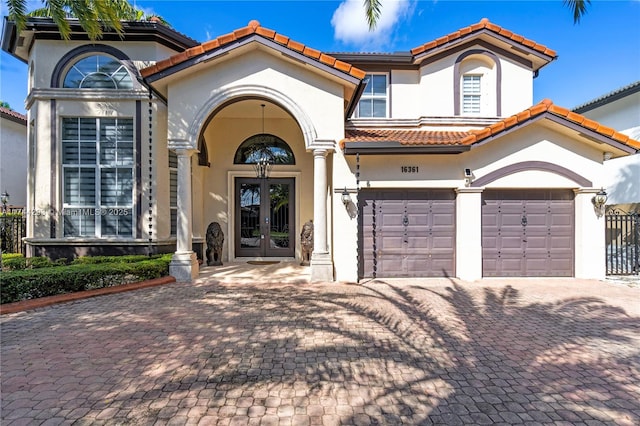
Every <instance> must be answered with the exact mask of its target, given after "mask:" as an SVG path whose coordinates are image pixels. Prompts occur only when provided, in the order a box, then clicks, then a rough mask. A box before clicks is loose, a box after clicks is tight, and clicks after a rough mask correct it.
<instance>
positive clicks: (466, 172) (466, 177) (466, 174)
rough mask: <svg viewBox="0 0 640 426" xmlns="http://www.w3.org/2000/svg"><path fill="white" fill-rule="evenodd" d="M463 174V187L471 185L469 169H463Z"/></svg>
mask: <svg viewBox="0 0 640 426" xmlns="http://www.w3.org/2000/svg"><path fill="white" fill-rule="evenodd" d="M463 173H464V184H465V186H469V185H471V182H472V181H473V172H472V171H471V169H464V170H463Z"/></svg>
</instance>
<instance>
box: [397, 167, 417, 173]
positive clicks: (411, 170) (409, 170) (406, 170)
mask: <svg viewBox="0 0 640 426" xmlns="http://www.w3.org/2000/svg"><path fill="white" fill-rule="evenodd" d="M400 171H401V172H402V173H418V166H400Z"/></svg>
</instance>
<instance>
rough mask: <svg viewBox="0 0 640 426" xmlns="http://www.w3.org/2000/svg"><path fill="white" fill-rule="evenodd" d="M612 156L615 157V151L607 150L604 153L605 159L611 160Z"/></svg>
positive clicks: (603, 157)
mask: <svg viewBox="0 0 640 426" xmlns="http://www.w3.org/2000/svg"><path fill="white" fill-rule="evenodd" d="M611 157H613V153H612V152H609V151H606V152H604V153H602V159H603V160H604V161H608V160H611Z"/></svg>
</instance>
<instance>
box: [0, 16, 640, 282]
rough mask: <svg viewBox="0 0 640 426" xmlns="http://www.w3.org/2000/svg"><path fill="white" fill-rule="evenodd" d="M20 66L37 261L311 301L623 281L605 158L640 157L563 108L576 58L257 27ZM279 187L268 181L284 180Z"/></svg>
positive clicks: (37, 49)
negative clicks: (409, 283) (376, 42)
mask: <svg viewBox="0 0 640 426" xmlns="http://www.w3.org/2000/svg"><path fill="white" fill-rule="evenodd" d="M73 29H74V33H73V37H72V40H71V41H69V42H63V41H61V40H60V37H59V35H58V33H57V32H56V29H55V26H54V25H53V24H52V22H51V21H49V20H46V19H31V20H30V21H29V22H28V24H27V28H26V29H25V30H24V31H23V32H21V33H20V34H17V33H16V30H15V26H14V25H13V24H11V23H7V24H6V25H5V29H4V33H3V41H2V48H3V49H4V50H6V51H7V52H10V53H11V54H13V55H15V56H16V57H18V58H20V59H21V60H23V61H24V62H25V63H27V64H28V67H29V95H28V98H27V106H28V116H29V120H30V123H33V126H31V127H30V131H31V132H33V133H35V134H33V135H32V138H33V140H34V141H35V143H34V145H33V146H31V147H30V151H29V155H30V158H31V160H30V161H31V165H32V167H31V168H30V188H29V191H30V193H31V194H33V198H32V200H33V201H31V204H30V205H29V209H30V211H32V212H33V213H34V214H33V215H32V216H31V217H30V222H29V226H28V228H29V229H28V238H27V243H28V245H29V247H30V250H31V253H32V254H46V255H50V256H70V255H76V254H85V253H106V252H120V253H124V252H127V253H129V252H143V253H144V252H147V251H148V250H151V251H153V252H160V251H174V252H175V254H174V257H173V261H172V264H171V273H172V274H173V275H175V276H176V277H177V278H178V279H180V280H185V281H188V280H190V279H192V278H193V277H195V276H196V275H197V273H198V268H199V266H198V261H197V258H196V256H197V255H199V256H200V257H201V256H202V254H203V252H204V250H203V246H204V244H205V237H206V231H207V227H208V225H209V224H210V223H211V222H218V223H219V224H220V225H221V227H222V230H223V232H224V234H225V243H224V248H223V260H224V261H243V260H252V259H254V260H255V259H270V258H274V259H285V260H286V259H290V260H294V259H296V260H299V259H300V256H301V255H300V248H301V244H300V242H301V241H300V235H299V234H300V229H301V228H302V226H303V224H304V223H305V222H307V221H309V220H313V223H314V251H313V254H312V258H311V266H310V268H311V279H312V280H313V281H330V280H340V281H356V280H358V279H361V278H366V277H379V278H380V277H407V276H410V277H431V276H452V277H460V278H462V279H467V280H475V279H479V278H482V277H493V276H576V277H586V278H600V277H603V276H604V271H605V268H604V267H605V265H604V256H603V253H604V233H603V232H602V231H603V223H602V218H600V217H598V215H596V212H595V211H594V208H593V204H592V199H593V197H594V194H596V193H597V192H598V191H599V190H600V187H601V185H602V179H603V177H602V174H603V156H604V155H605V153H608V154H607V155H611V156H613V157H621V156H626V155H629V154H632V153H635V152H636V151H637V150H638V149H639V148H640V142H638V141H636V140H633V139H631V138H629V137H628V136H626V135H623V134H621V133H619V132H617V131H615V130H614V129H612V128H609V127H606V126H603V125H601V124H599V123H598V122H596V121H593V120H589V119H586V118H585V117H583V116H581V115H579V114H576V113H574V112H571V111H570V110H568V109H566V108H563V107H560V106H557V105H554V104H553V103H552V102H551V101H547V100H545V101H543V102H541V103H539V104H536V105H532V103H533V79H534V77H536V76H537V75H538V73H539V72H540V71H541V70H542V69H543V68H544V67H545V66H546V65H547V64H549V63H550V62H551V61H553V60H554V59H556V53H555V52H554V51H553V50H551V49H549V48H547V47H545V46H542V45H540V44H538V43H536V42H534V41H532V40H529V39H527V38H526V37H523V36H520V35H517V34H516V33H514V32H512V31H510V30H507V29H505V28H502V27H500V26H498V25H495V24H493V23H491V22H489V21H488V20H486V19H483V20H481V21H480V22H479V23H476V24H473V25H470V26H468V27H465V28H462V29H460V30H458V31H455V32H452V33H451V34H447V35H443V36H442V37H440V38H438V39H436V40H433V41H429V42H426V43H425V44H423V45H421V46H417V47H415V48H414V49H412V50H410V51H407V52H401V53H391V54H387V53H381V54H371V53H353V54H343V53H341V54H328V53H325V52H320V51H318V50H316V49H313V48H312V47H309V46H305V45H304V44H302V43H300V42H297V41H294V40H293V39H290V38H289V37H288V36H285V35H283V34H280V33H278V32H277V31H274V30H271V29H268V28H265V27H263V26H261V25H260V23H258V22H257V21H251V22H250V23H249V24H248V25H247V26H246V27H244V28H240V29H238V30H236V31H234V32H232V33H229V34H225V35H222V36H220V37H218V38H216V39H213V40H210V41H207V42H205V43H202V44H199V43H197V42H195V41H194V40H191V39H189V38H186V37H184V36H183V35H181V34H179V33H177V32H175V31H173V30H171V29H168V28H166V27H164V26H162V25H160V24H157V23H139V22H130V23H126V24H125V26H124V35H123V36H122V37H119V36H118V35H116V34H109V33H107V34H105V36H104V38H103V39H102V40H100V41H99V42H91V41H89V40H87V38H86V36H85V35H84V33H83V32H82V31H81V29H80V28H79V27H78V26H73ZM267 171H268V173H266V172H267Z"/></svg>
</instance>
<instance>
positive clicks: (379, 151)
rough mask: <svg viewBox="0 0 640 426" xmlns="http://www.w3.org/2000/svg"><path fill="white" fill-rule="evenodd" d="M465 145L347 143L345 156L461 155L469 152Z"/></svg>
mask: <svg viewBox="0 0 640 426" xmlns="http://www.w3.org/2000/svg"><path fill="white" fill-rule="evenodd" d="M469 149H471V147H470V146H465V145H444V144H439V145H407V144H401V143H400V142H398V141H393V140H386V141H381V140H378V141H362V142H345V143H344V146H343V152H344V155H356V154H360V155H416V154H461V153H463V152H466V151H469Z"/></svg>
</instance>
